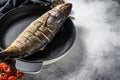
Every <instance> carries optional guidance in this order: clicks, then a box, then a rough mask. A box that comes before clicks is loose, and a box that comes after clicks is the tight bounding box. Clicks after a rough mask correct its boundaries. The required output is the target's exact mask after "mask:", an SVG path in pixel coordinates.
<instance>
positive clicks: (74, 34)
mask: <svg viewBox="0 0 120 80" xmlns="http://www.w3.org/2000/svg"><path fill="white" fill-rule="evenodd" d="M25 7H26V8H29V7H43V6H41V5H28V6H22V7H17V8H14V9H12V10H10V11H8V12H6V13H5V14H3V15H2V16H1V17H0V20H1V19H2V18H4V16H6V15H8V14H9V13H11V12H13V11H15V10H18V9H21V8H25ZM44 7H47V8H49V9H50V7H48V6H44ZM68 20H69V21H70V22H71V24H72V27H73V34H72V36H73V37H74V38H73V40H72V42H71V43H72V44H70V47H69V48H68V49H67V50H65V51H64V54H66V53H67V52H68V51H69V50H70V49H71V47H72V45H73V44H74V41H75V37H76V30H75V26H74V24H73V22H72V21H71V19H70V18H68ZM64 54H63V55H64ZM61 56H62V55H61ZM61 56H59V57H61ZM59 57H58V58H59ZM54 59H56V58H53V59H50V60H45V61H46V62H48V61H51V60H54ZM16 60H22V61H28V62H29V60H24V59H21V58H16ZM32 62H41V60H33V61H32Z"/></svg>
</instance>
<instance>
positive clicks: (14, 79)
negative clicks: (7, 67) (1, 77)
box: [7, 76, 18, 80]
mask: <svg viewBox="0 0 120 80" xmlns="http://www.w3.org/2000/svg"><path fill="white" fill-rule="evenodd" d="M7 80H18V79H17V77H15V76H10V77H8V79H7Z"/></svg>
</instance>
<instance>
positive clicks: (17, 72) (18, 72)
mask: <svg viewBox="0 0 120 80" xmlns="http://www.w3.org/2000/svg"><path fill="white" fill-rule="evenodd" d="M16 75H17V77H19V78H21V77H22V76H23V73H22V72H20V71H18V70H17V71H16Z"/></svg>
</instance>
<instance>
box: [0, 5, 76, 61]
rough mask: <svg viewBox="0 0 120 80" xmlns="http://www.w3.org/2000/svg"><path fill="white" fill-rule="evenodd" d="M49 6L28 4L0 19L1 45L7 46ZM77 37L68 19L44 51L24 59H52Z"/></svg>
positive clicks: (65, 49)
mask: <svg viewBox="0 0 120 80" xmlns="http://www.w3.org/2000/svg"><path fill="white" fill-rule="evenodd" d="M49 9H50V8H49V7H43V6H42V7H41V6H26V7H20V8H16V9H13V10H11V11H9V12H8V13H6V14H5V15H4V16H2V17H1V19H0V25H1V26H0V34H1V36H0V46H1V47H3V48H5V47H7V46H8V45H10V44H11V43H12V42H13V41H14V40H15V39H16V37H17V36H18V35H19V34H20V33H21V32H22V31H23V30H24V29H25V28H26V27H27V26H28V25H29V24H30V23H31V22H32V21H33V20H35V19H36V18H38V17H39V16H41V15H42V14H43V13H45V12H46V11H48V10H49ZM74 39H75V28H74V25H73V23H72V21H71V20H70V19H67V20H66V21H65V23H64V24H63V26H62V27H61V29H60V31H59V32H58V33H57V34H56V36H55V38H54V39H53V40H52V42H51V43H49V44H48V45H47V46H46V48H45V49H44V50H43V51H39V52H36V53H34V54H32V55H30V56H28V57H26V58H23V60H44V61H47V60H51V59H55V58H57V57H60V56H62V55H63V54H65V52H66V51H67V50H69V48H70V47H71V46H72V44H73V42H74Z"/></svg>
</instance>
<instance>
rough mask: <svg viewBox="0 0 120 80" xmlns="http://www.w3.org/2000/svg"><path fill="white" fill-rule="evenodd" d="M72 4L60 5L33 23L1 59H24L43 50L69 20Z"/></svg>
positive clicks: (5, 51)
mask: <svg viewBox="0 0 120 80" xmlns="http://www.w3.org/2000/svg"><path fill="white" fill-rule="evenodd" d="M71 8H72V4H71V3H64V4H60V5H58V6H56V7H54V8H53V9H51V10H49V11H47V12H46V13H45V14H43V15H42V16H41V17H39V18H38V19H36V20H35V21H33V22H32V23H31V24H30V25H29V26H28V27H27V28H26V29H25V30H24V31H23V32H22V33H21V34H20V35H19V36H18V37H17V38H16V39H15V41H14V42H12V44H10V45H9V46H8V47H7V48H6V49H4V50H2V51H1V52H0V57H1V58H6V57H8V58H23V57H26V56H28V55H31V54H33V53H34V52H35V51H38V50H43V49H44V48H45V46H46V45H47V44H48V43H50V42H51V40H52V39H53V38H54V36H55V35H56V33H57V32H58V31H59V29H60V27H61V26H62V24H63V23H64V22H65V20H66V19H67V18H68V15H69V13H70V11H71Z"/></svg>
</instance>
